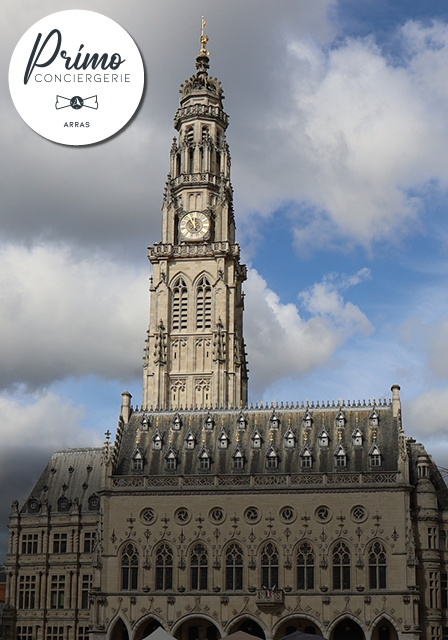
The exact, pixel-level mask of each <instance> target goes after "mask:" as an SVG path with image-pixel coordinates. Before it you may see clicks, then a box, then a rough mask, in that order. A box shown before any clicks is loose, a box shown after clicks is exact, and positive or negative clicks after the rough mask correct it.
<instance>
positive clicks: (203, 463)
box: [198, 447, 210, 471]
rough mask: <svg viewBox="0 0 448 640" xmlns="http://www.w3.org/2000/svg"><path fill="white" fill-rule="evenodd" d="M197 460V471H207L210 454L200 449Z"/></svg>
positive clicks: (204, 449)
mask: <svg viewBox="0 0 448 640" xmlns="http://www.w3.org/2000/svg"><path fill="white" fill-rule="evenodd" d="M198 459H199V470H200V471H208V470H209V469H210V454H209V452H208V451H207V449H206V448H205V447H203V448H202V450H201V452H200V454H199V455H198Z"/></svg>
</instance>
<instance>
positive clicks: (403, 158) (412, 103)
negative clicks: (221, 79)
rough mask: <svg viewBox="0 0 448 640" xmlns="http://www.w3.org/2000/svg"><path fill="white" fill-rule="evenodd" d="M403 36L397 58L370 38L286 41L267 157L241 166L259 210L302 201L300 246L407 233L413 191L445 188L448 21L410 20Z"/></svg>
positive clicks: (269, 116) (263, 138)
mask: <svg viewBox="0 0 448 640" xmlns="http://www.w3.org/2000/svg"><path fill="white" fill-rule="evenodd" d="M399 36H400V38H401V42H402V47H403V51H402V54H403V58H402V60H401V62H400V64H396V62H395V61H394V62H392V61H390V60H389V59H388V58H387V57H386V55H385V54H383V53H382V51H381V50H380V49H379V48H378V47H377V46H376V45H375V43H374V41H373V39H371V38H365V39H347V40H345V41H344V42H343V43H342V44H339V45H337V46H335V47H333V48H330V49H326V50H325V49H324V48H323V47H321V46H319V45H317V44H315V43H314V44H313V43H312V42H310V41H306V40H304V39H297V38H296V39H294V40H291V42H290V45H289V49H288V51H289V60H288V66H287V67H286V68H284V69H283V70H282V74H281V79H282V82H283V87H280V88H279V91H280V95H279V96H278V105H277V106H278V109H277V111H273V110H272V109H271V110H270V111H269V113H265V114H264V115H263V120H262V123H261V126H260V134H261V135H260V136H259V139H258V140H257V145H258V151H259V158H260V159H259V160H257V163H255V166H254V163H253V162H250V161H248V160H247V158H244V159H243V161H244V162H245V165H246V167H247V168H244V167H243V166H240V165H238V169H239V170H240V169H241V171H242V172H243V175H242V180H241V183H238V185H237V197H238V193H239V191H238V189H242V191H243V193H240V194H239V197H240V198H241V199H242V202H243V204H244V206H245V207H246V208H248V209H249V208H250V209H251V210H252V211H253V210H254V209H256V208H259V209H260V210H261V211H262V212H263V213H268V212H269V211H270V210H272V208H273V207H275V206H278V205H280V204H281V203H282V202H283V201H285V200H286V201H291V200H294V201H295V203H296V216H297V219H298V221H297V223H296V231H295V234H296V235H295V239H296V243H297V244H298V245H299V246H300V248H301V249H305V250H306V249H307V248H310V247H315V246H326V245H329V244H330V245H334V244H335V241H336V240H337V238H338V237H339V238H340V237H345V238H346V239H348V240H349V241H351V242H355V243H361V244H364V245H365V246H369V245H370V244H371V242H372V240H378V239H384V238H388V239H392V240H393V239H394V237H397V236H398V237H401V236H402V235H403V234H405V233H406V232H407V231H409V229H410V228H413V227H415V224H416V219H417V217H418V216H419V215H420V214H422V213H423V211H422V202H421V200H420V198H419V197H417V196H416V195H415V194H416V193H417V194H418V192H419V190H421V189H422V188H424V186H425V185H428V183H431V184H432V188H434V185H437V187H438V188H441V189H446V188H447V185H448V121H447V119H446V112H447V109H448V78H447V75H446V72H445V70H446V68H447V66H448V25H445V24H441V23H437V22H436V23H434V24H433V26H431V27H423V26H422V25H420V24H418V23H415V22H410V23H408V24H407V25H405V26H404V27H403V28H402V29H401V31H400V32H399ZM262 147H264V148H265V149H266V148H269V153H263V152H262ZM246 153H247V152H246ZM237 162H238V159H237ZM248 173H249V174H251V175H250V176H249V179H248V180H246V178H247V174H248ZM254 176H256V177H254ZM238 180H240V177H239V178H238ZM245 182H247V184H248V185H250V188H248V189H244V183H245ZM411 193H412V194H413V195H411ZM254 194H255V195H254ZM293 209H294V206H292V205H291V206H290V207H289V212H290V213H291V214H292V211H293ZM394 234H397V235H394Z"/></svg>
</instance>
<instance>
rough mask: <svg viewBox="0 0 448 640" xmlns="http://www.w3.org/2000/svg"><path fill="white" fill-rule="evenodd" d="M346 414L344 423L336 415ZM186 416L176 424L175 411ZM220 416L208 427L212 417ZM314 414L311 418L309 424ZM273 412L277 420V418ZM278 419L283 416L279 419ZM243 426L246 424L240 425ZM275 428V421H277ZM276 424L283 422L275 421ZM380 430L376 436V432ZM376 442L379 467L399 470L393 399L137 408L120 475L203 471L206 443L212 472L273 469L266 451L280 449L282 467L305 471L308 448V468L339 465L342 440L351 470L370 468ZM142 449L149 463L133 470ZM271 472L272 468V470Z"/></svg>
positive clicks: (122, 436) (123, 432)
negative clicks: (357, 439) (256, 438)
mask: <svg viewBox="0 0 448 640" xmlns="http://www.w3.org/2000/svg"><path fill="white" fill-rule="evenodd" d="M373 409H375V411H376V414H377V416H378V425H377V426H372V422H371V414H372V411H373ZM338 414H341V415H339V418H341V416H342V423H341V422H338V420H337V417H338ZM176 415H178V416H180V418H181V423H182V424H181V427H180V429H176V428H175V425H174V419H175V416H176ZM210 416H211V418H212V420H213V426H212V428H211V429H210V428H207V425H206V420H207V417H210ZM309 416H311V420H310V424H309V425H308V426H307V425H306V423H305V420H306V418H307V417H308V418H309ZM273 418H274V420H273ZM275 418H277V419H278V423H277V424H275ZM241 427H244V428H241ZM273 427H274V428H273ZM275 427H276V428H275ZM323 428H325V431H326V432H327V434H328V436H329V444H328V446H327V447H324V446H320V445H319V435H320V433H321V432H322V430H323ZM357 429H359V430H360V431H361V432H362V436H363V439H362V445H361V446H355V445H354V437H353V436H354V432H355V431H356V430H357ZM223 430H224V432H225V434H226V435H227V436H228V438H229V442H228V446H227V448H225V449H222V448H220V446H219V442H218V441H219V436H220V435H221V436H222V433H223ZM291 431H292V433H293V435H294V444H293V446H290V447H288V446H286V439H285V435H286V434H287V433H289V434H290V433H291ZM255 432H258V433H259V434H260V436H261V440H262V442H261V447H260V448H254V447H253V442H252V436H253V435H254V433H255ZM189 433H192V434H193V435H194V437H195V445H194V448H187V445H186V438H187V436H188V434H189ZM155 434H158V435H160V436H161V438H162V445H161V448H156V446H155V442H154V436H155ZM375 435H376V438H375ZM373 443H376V444H377V446H378V448H379V450H380V452H381V463H382V464H381V467H380V470H384V471H396V470H397V467H398V423H397V420H396V419H394V418H393V416H392V405H391V404H384V405H381V406H376V407H372V406H362V405H361V406H356V405H355V406H350V407H348V406H339V405H338V406H332V407H327V406H320V407H310V408H309V410H308V413H307V408H306V407H276V408H275V410H274V408H273V407H266V408H255V409H254V408H251V409H246V410H243V411H239V410H210V411H208V410H190V411H179V412H175V411H147V412H145V411H135V412H134V413H133V414H132V415H131V418H130V420H129V422H128V423H127V424H126V425H122V426H121V427H120V428H119V431H118V433H117V440H116V443H115V456H114V457H115V465H114V472H113V473H114V475H135V474H137V475H138V474H141V475H154V476H156V475H166V474H169V475H176V474H177V475H183V474H186V475H194V474H197V473H200V470H199V463H198V455H199V454H200V452H201V451H202V450H203V448H204V447H205V448H206V450H207V452H209V454H210V457H211V466H210V473H212V474H227V473H235V472H238V473H247V474H260V473H266V471H267V465H266V455H267V453H268V452H272V450H274V451H275V453H276V454H277V457H278V467H277V469H276V471H277V472H279V473H297V472H301V471H302V468H301V457H300V456H301V454H302V453H303V451H304V450H305V448H307V449H308V450H309V451H310V453H311V455H312V460H313V466H312V468H311V469H307V471H312V472H320V473H325V472H334V471H335V452H336V450H337V449H338V447H339V445H340V444H342V445H343V448H344V450H345V452H346V455H347V465H346V467H345V471H347V472H365V471H369V470H371V469H370V456H369V451H370V449H371V447H372V444H373ZM237 448H238V449H239V450H240V451H242V452H243V454H244V467H243V470H242V471H240V470H235V469H234V468H233V466H234V465H233V459H232V456H233V455H234V453H235V451H236V450H237ZM169 450H171V451H174V452H175V453H176V456H177V468H176V469H175V470H167V469H166V464H165V456H166V454H167V452H168V451H169ZM137 451H139V452H140V454H143V468H142V470H141V471H135V470H133V468H132V467H133V465H132V458H133V455H134V454H135V453H136V452H137ZM269 471H271V469H269Z"/></svg>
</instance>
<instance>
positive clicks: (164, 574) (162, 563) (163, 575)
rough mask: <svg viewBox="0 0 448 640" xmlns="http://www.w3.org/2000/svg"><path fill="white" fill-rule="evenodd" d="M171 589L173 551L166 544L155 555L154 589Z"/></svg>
mask: <svg viewBox="0 0 448 640" xmlns="http://www.w3.org/2000/svg"><path fill="white" fill-rule="evenodd" d="M172 588H173V550H172V549H171V547H170V546H169V545H167V544H166V543H164V544H162V545H161V546H160V547H159V548H158V549H157V553H156V589H158V590H162V591H166V590H168V591H169V590H171V589H172Z"/></svg>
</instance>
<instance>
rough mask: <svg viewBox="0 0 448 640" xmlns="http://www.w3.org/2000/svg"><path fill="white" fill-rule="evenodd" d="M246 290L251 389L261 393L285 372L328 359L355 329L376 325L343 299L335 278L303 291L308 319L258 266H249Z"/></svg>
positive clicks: (367, 329) (301, 371)
mask: <svg viewBox="0 0 448 640" xmlns="http://www.w3.org/2000/svg"><path fill="white" fill-rule="evenodd" d="M360 273H361V272H360ZM363 277H365V272H362V275H359V274H357V276H356V277H355V279H354V280H353V283H354V282H355V280H357V279H360V280H361V279H362V278H363ZM333 280H334V279H333ZM349 280H350V279H343V281H342V282H343V284H342V285H341V286H347V283H348V282H349ZM245 290H246V293H247V296H246V315H245V329H244V334H245V336H246V339H247V346H248V354H249V371H250V373H249V379H250V389H251V393H252V394H254V393H262V392H263V391H264V390H265V389H266V388H267V387H268V386H269V385H271V384H272V383H273V382H275V381H278V380H279V379H281V378H285V377H287V376H293V377H299V376H303V375H304V374H305V373H308V372H309V371H312V370H313V369H316V368H317V367H319V366H321V365H323V364H325V363H327V362H328V361H329V360H330V359H331V357H332V356H333V354H334V353H335V351H336V349H337V348H338V347H340V346H341V345H342V344H343V343H344V342H345V341H346V340H347V339H348V338H349V337H351V336H352V335H354V334H355V333H358V332H361V333H363V334H368V333H370V332H371V331H372V330H373V327H372V326H371V324H370V322H369V320H368V319H367V318H366V316H365V315H364V314H363V313H362V311H361V310H360V309H359V308H358V307H357V306H356V305H354V304H352V303H350V302H344V300H343V298H342V296H341V294H340V292H339V290H338V288H337V285H336V284H335V282H334V281H331V280H328V281H324V282H323V283H321V284H316V285H314V286H313V287H312V288H311V289H310V290H309V291H307V292H305V293H303V294H302V295H301V297H302V299H303V300H304V305H305V306H306V308H307V310H308V311H309V312H310V313H311V314H312V317H311V318H309V319H308V320H304V319H303V318H302V317H301V316H300V313H299V309H298V308H297V306H296V305H294V304H291V303H290V304H282V303H281V302H280V299H279V297H278V295H277V294H276V293H274V291H271V290H270V289H269V288H268V287H267V284H266V282H265V280H263V278H262V277H261V276H260V275H259V273H258V272H257V271H256V270H255V269H249V272H248V280H247V284H246V286H245Z"/></svg>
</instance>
